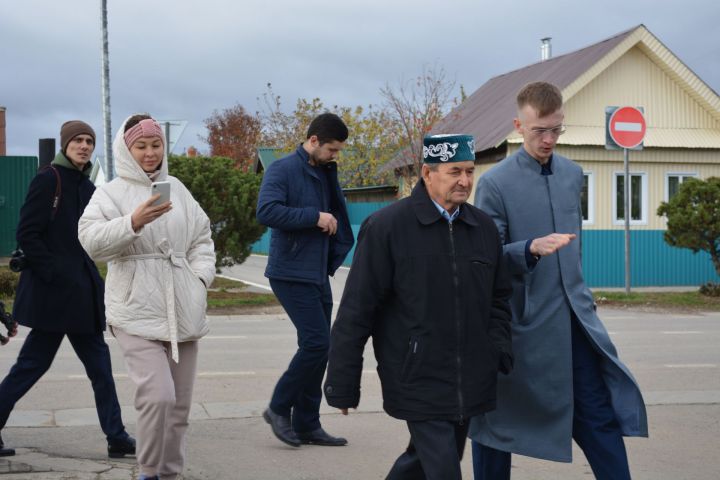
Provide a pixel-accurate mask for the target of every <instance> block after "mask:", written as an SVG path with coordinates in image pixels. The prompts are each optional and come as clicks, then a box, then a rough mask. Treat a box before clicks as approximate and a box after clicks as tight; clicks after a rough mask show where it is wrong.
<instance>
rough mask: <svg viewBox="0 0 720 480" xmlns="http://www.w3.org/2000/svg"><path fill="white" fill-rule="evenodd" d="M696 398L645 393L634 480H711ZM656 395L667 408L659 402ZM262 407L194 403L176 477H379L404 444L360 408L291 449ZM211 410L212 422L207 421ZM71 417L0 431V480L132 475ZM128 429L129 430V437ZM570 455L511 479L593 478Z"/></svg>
mask: <svg viewBox="0 0 720 480" xmlns="http://www.w3.org/2000/svg"><path fill="white" fill-rule="evenodd" d="M703 395H705V393H704V392H702V395H701V392H697V395H695V396H692V395H691V396H688V397H685V398H677V397H676V398H674V399H673V398H672V396H671V395H668V394H665V393H660V394H658V395H655V394H649V395H648V397H649V398H648V403H649V407H648V410H649V418H650V421H651V429H650V430H651V437H650V439H638V438H631V439H627V440H626V443H627V447H628V453H629V456H630V459H631V465H632V471H633V478H634V479H635V480H677V479H711V478H717V472H720V460H719V459H718V456H717V455H716V452H717V449H718V447H719V446H720V443H719V442H718V438H717V431H716V428H717V422H718V419H720V401H719V400H720V394H719V393H718V392H715V393H713V394H712V395H709V396H703ZM652 397H656V400H652ZM660 398H664V399H665V400H663V402H665V401H667V402H668V403H663V402H659V401H658V399H660ZM378 400H379V399H377V398H365V399H364V400H363V404H367V405H368V406H369V405H371V404H373V403H376V402H377V401H378ZM686 402H689V403H686ZM703 402H708V403H703ZM263 408H264V405H259V404H258V405H254V406H253V405H249V404H243V405H241V404H215V405H205V406H203V408H201V407H200V406H196V408H195V410H194V412H195V413H194V416H195V420H193V421H192V422H191V425H190V432H189V435H188V459H187V465H186V469H185V476H184V477H183V478H184V480H207V479H223V480H236V479H249V480H367V479H382V478H384V475H385V474H386V473H387V471H388V470H389V467H390V465H391V464H392V462H393V461H394V459H395V458H396V457H397V455H399V454H400V453H401V451H402V450H403V448H404V446H405V445H406V443H407V440H408V433H407V430H406V428H405V425H404V423H403V422H400V421H397V420H395V419H392V418H390V417H388V416H387V415H386V414H384V413H380V412H378V411H370V410H371V409H368V408H363V409H361V410H360V411H353V412H351V414H350V415H349V416H348V417H343V416H342V415H339V414H337V413H331V412H332V409H329V408H327V407H325V408H324V409H323V412H324V415H323V424H324V426H325V427H326V428H327V429H328V431H330V432H332V433H333V434H336V435H342V436H346V437H347V438H348V439H349V441H350V445H348V446H347V447H316V446H303V447H301V448H298V449H294V448H290V447H287V446H285V445H283V444H281V443H280V442H279V441H277V440H276V439H275V438H274V437H273V436H272V434H271V433H270V429H269V427H268V426H267V425H266V424H265V422H264V421H263V420H262V418H261V417H260V413H261V412H262V409H263ZM210 412H214V415H219V416H216V417H211V416H210V415H211V413H210ZM220 412H224V413H222V414H221V413H220ZM57 413H58V412H55V414H57ZM65 413H67V412H65ZM70 413H71V414H72V415H74V414H76V413H79V416H78V417H77V418H76V420H75V423H76V425H74V426H63V427H62V428H58V427H55V426H50V427H48V426H44V427H43V426H36V427H28V426H25V427H21V426H15V427H10V428H7V429H5V430H4V431H3V433H4V434H5V435H4V437H5V440H6V441H9V443H10V444H11V445H12V446H15V447H16V449H17V455H16V456H14V457H4V458H1V457H0V480H20V479H22V480H61V479H62V480H134V479H135V478H137V471H136V467H135V461H134V459H133V458H126V459H123V460H116V461H111V460H109V459H108V458H107V457H106V456H105V443H104V441H102V438H101V434H100V433H99V432H98V427H97V425H96V423H92V424H84V425H78V424H80V423H89V422H84V421H82V420H81V418H82V416H83V415H84V413H82V412H70ZM72 415H70V416H72ZM223 415H227V417H223ZM55 416H56V417H57V415H55ZM31 417H32V415H28V416H27V417H26V418H31ZM35 418H41V417H35ZM128 423H130V422H128ZM133 427H134V425H132V424H131V425H130V431H132V429H133ZM574 456H575V461H574V462H573V463H572V464H562V463H554V462H542V461H538V460H534V459H529V458H523V457H518V456H516V457H514V458H513V480H558V479H587V478H592V474H591V472H590V469H589V467H588V465H587V462H586V461H585V459H584V457H583V455H582V452H580V451H579V450H578V449H577V448H576V447H575V449H574ZM469 457H470V448H469V445H468V447H467V448H466V458H465V459H464V460H463V462H462V466H463V475H464V478H465V479H471V478H472V465H471V461H470V458H469Z"/></svg>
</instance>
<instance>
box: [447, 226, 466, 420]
mask: <svg viewBox="0 0 720 480" xmlns="http://www.w3.org/2000/svg"><path fill="white" fill-rule="evenodd" d="M448 227H449V228H450V253H451V255H452V270H453V286H454V287H455V346H456V348H457V350H456V353H455V359H456V362H457V395H458V408H459V413H458V417H459V421H460V424H461V425H462V421H463V413H464V412H465V405H464V404H465V402H464V400H463V394H462V357H461V356H460V345H461V343H462V334H461V331H460V330H461V328H462V320H461V318H460V278H459V277H458V271H457V257H456V256H455V236H454V234H453V224H452V222H448Z"/></svg>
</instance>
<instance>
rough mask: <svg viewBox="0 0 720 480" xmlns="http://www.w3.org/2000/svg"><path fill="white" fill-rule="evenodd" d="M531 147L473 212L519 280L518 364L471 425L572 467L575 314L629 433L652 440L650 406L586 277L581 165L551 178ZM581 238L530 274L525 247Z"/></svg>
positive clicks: (479, 196)
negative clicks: (555, 236) (537, 241)
mask: <svg viewBox="0 0 720 480" xmlns="http://www.w3.org/2000/svg"><path fill="white" fill-rule="evenodd" d="M540 170H541V169H540V165H539V164H538V162H537V161H536V160H535V159H533V158H532V157H531V156H530V155H529V154H528V153H527V152H526V151H525V150H524V149H523V148H521V149H520V150H519V151H518V152H516V153H514V154H513V155H511V156H509V157H508V158H506V159H505V160H503V161H501V162H500V163H499V164H498V165H496V166H495V167H493V168H492V169H490V170H489V171H488V172H487V173H485V174H484V175H482V176H481V177H480V180H479V182H478V186H477V192H476V195H475V206H477V207H479V208H480V209H481V210H483V211H485V212H486V213H488V214H489V215H490V216H491V217H492V218H493V220H494V221H495V224H496V225H497V226H498V230H499V231H500V235H501V237H502V238H503V243H504V245H505V246H504V254H505V257H506V259H507V261H508V265H509V269H510V272H511V275H512V287H513V294H512V297H511V308H512V313H513V321H512V337H513V352H514V354H515V368H514V370H513V372H512V373H511V374H510V375H509V376H504V375H501V376H500V377H499V378H498V396H497V410H495V411H493V412H490V413H488V414H486V415H484V416H481V417H477V418H475V419H474V420H473V422H472V424H471V427H470V436H471V438H473V439H474V440H477V441H478V442H480V443H482V444H483V445H487V446H490V447H493V448H496V449H499V450H503V451H508V452H512V453H518V454H521V455H527V456H531V457H537V458H543V459H547V460H555V461H563V462H570V461H572V419H573V390H572V346H571V333H570V321H571V320H570V319H571V313H572V312H575V315H576V316H577V318H578V319H579V321H580V322H581V324H582V326H583V327H584V329H585V331H586V332H587V333H588V335H589V338H590V339H591V340H592V343H593V344H594V345H595V346H596V347H597V349H598V350H599V351H600V352H602V365H601V368H602V371H603V377H604V380H605V383H606V384H607V386H608V388H609V390H610V395H611V399H612V405H613V409H614V410H615V414H616V416H617V419H618V421H619V423H620V426H621V428H622V432H623V434H624V435H626V436H647V432H648V427H647V414H646V411H645V404H644V402H643V399H642V395H641V393H640V389H639V387H638V386H637V384H636V382H635V380H634V378H633V376H632V374H631V373H630V371H629V370H628V369H627V367H626V366H625V365H623V364H622V362H621V361H620V359H619V358H618V355H617V351H616V350H615V347H614V345H613V344H612V341H611V340H610V337H609V335H608V332H607V330H606V329H605V327H604V325H603V324H602V322H601V321H600V319H599V318H598V317H597V315H596V314H595V309H594V308H593V305H594V303H593V298H592V294H591V293H590V290H589V289H588V288H587V286H586V285H585V281H584V279H583V275H582V262H581V248H580V247H581V243H580V242H581V239H580V233H581V232H580V230H581V226H582V215H581V209H580V192H581V189H582V185H583V173H582V169H581V168H580V167H579V166H578V165H577V164H575V163H574V162H572V161H571V160H569V159H567V158H564V157H561V156H560V155H557V154H554V155H553V157H552V171H553V174H552V175H547V176H543V175H541V173H540ZM554 232H556V233H575V234H576V235H577V238H576V239H575V240H573V241H572V242H571V243H570V244H569V245H568V246H566V247H565V248H562V249H560V250H559V251H558V252H556V253H555V254H553V255H549V256H546V257H542V258H541V259H540V261H539V262H538V263H537V265H536V266H535V267H534V268H528V265H527V262H526V259H525V243H526V241H527V240H528V239H532V238H538V237H542V236H545V235H548V234H550V233H554Z"/></svg>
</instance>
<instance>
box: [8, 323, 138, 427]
mask: <svg viewBox="0 0 720 480" xmlns="http://www.w3.org/2000/svg"><path fill="white" fill-rule="evenodd" d="M67 337H68V339H69V340H70V344H71V345H72V347H73V349H74V350H75V353H76V354H77V356H78V358H79V359H80V361H81V362H82V363H83V365H84V366H85V372H86V373H87V376H88V378H90V380H91V381H92V388H93V392H94V394H95V407H96V409H97V413H98V418H99V420H100V427H101V428H102V430H103V432H104V433H105V436H106V437H107V439H108V441H110V440H116V439H117V440H119V439H123V438H125V435H126V433H125V426H124V425H123V423H122V418H121V416H120V404H119V403H118V398H117V392H116V391H115V381H114V380H113V376H112V365H111V363H110V349H109V348H108V346H107V343H105V339H104V338H103V333H102V332H98V333H93V334H87V335H80V334H68V335H67ZM63 338H65V334H64V333H56V332H43V331H40V330H37V329H33V330H30V333H29V334H28V336H27V338H26V339H25V343H23V346H22V348H21V349H20V354H19V355H18V359H17V362H16V363H15V365H13V366H12V368H11V369H10V373H8V375H7V377H5V379H4V380H3V381H2V383H0V430H1V429H2V428H3V427H5V424H6V423H7V420H8V417H9V416H10V412H11V411H12V409H13V408H14V407H15V403H17V402H18V400H20V399H21V398H22V397H23V396H24V395H25V394H26V393H27V392H28V391H29V390H30V389H31V388H32V386H33V385H35V383H36V382H37V381H38V380H40V378H41V377H42V376H43V375H44V374H45V372H47V371H48V369H49V368H50V365H51V364H52V362H53V360H54V359H55V354H56V353H57V351H58V349H59V348H60V344H61V343H62V341H63Z"/></svg>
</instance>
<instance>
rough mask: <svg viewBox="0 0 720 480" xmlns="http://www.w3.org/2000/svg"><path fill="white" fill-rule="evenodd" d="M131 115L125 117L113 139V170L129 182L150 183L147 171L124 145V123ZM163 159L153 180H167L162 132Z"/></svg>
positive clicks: (166, 161) (165, 144)
mask: <svg viewBox="0 0 720 480" xmlns="http://www.w3.org/2000/svg"><path fill="white" fill-rule="evenodd" d="M130 118H131V117H128V118H126V119H125V121H124V122H123V123H122V125H121V126H120V130H118V132H117V135H115V139H114V140H113V157H114V159H115V171H116V172H117V174H118V177H120V178H124V179H125V180H127V181H129V182H137V183H140V184H142V185H150V184H151V183H152V180H150V178H149V177H148V176H147V173H145V171H144V170H143V169H142V167H140V165H138V163H137V162H136V161H135V159H134V158H133V156H132V154H131V153H130V149H129V148H128V147H127V145H125V125H126V124H127V122H128V120H130ZM162 140H163V145H164V146H165V148H164V149H163V161H162V164H161V165H160V173H159V175H158V176H157V177H156V178H155V181H157V182H161V181H165V180H167V177H168V159H167V139H166V138H165V134H163V139H162Z"/></svg>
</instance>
